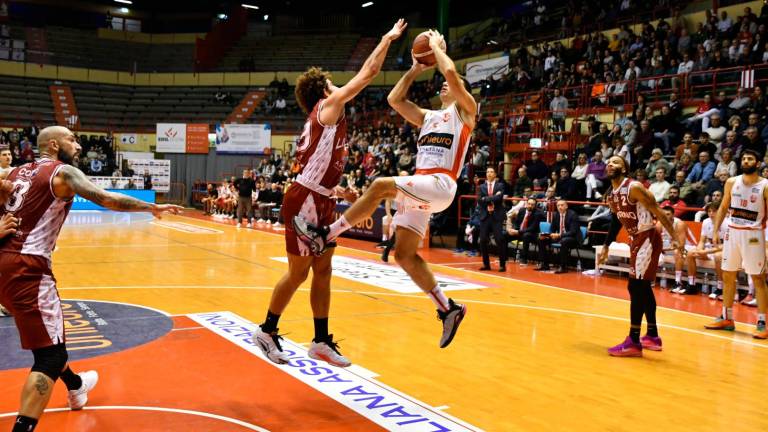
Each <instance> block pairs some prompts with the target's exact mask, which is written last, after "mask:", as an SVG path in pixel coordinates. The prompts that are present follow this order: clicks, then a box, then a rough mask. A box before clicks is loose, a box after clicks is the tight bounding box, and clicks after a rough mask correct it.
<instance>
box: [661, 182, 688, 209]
mask: <svg viewBox="0 0 768 432" xmlns="http://www.w3.org/2000/svg"><path fill="white" fill-rule="evenodd" d="M678 175H679V172H678ZM668 206H669V207H672V208H673V209H674V212H675V217H677V218H680V219H683V218H684V217H685V216H686V215H687V214H688V210H686V207H688V205H687V204H686V203H685V201H683V200H682V199H680V187H679V186H676V185H672V186H671V187H670V188H669V197H668V198H667V199H666V200H665V201H664V202H662V203H661V207H662V208H664V207H668Z"/></svg>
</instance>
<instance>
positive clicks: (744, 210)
mask: <svg viewBox="0 0 768 432" xmlns="http://www.w3.org/2000/svg"><path fill="white" fill-rule="evenodd" d="M743 179H744V176H741V175H740V176H737V177H736V181H734V183H733V188H732V189H731V206H730V208H729V212H728V215H729V216H730V222H729V224H728V226H729V227H731V228H736V229H754V230H758V229H764V228H765V216H766V211H765V205H766V203H765V198H764V196H765V195H764V193H765V188H766V186H768V179H764V178H760V180H758V181H757V182H756V183H755V184H751V185H745V184H744V180H743Z"/></svg>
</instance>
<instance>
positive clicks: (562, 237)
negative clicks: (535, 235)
mask: <svg viewBox="0 0 768 432" xmlns="http://www.w3.org/2000/svg"><path fill="white" fill-rule="evenodd" d="M579 237H581V230H580V229H579V218H578V216H576V213H575V212H574V211H573V210H569V209H568V203H567V202H565V200H562V199H561V200H558V201H557V212H556V213H555V214H554V215H553V217H552V229H551V234H544V233H542V234H540V235H539V261H540V262H541V264H539V267H538V268H537V269H536V270H540V271H546V270H549V256H550V254H549V253H548V251H547V249H548V247H549V245H551V244H552V243H560V266H559V267H558V268H557V269H556V270H555V273H565V271H566V268H567V264H568V257H569V256H570V255H571V249H573V248H575V247H578V245H579Z"/></svg>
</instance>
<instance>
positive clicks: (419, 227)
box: [391, 174, 456, 238]
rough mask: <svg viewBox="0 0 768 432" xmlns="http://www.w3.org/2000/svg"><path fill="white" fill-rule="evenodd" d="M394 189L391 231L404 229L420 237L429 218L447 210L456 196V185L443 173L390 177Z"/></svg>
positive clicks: (425, 229) (426, 226)
mask: <svg viewBox="0 0 768 432" xmlns="http://www.w3.org/2000/svg"><path fill="white" fill-rule="evenodd" d="M393 178H394V180H395V187H396V188H397V196H396V197H395V202H396V203H397V212H396V213H395V216H394V217H393V218H392V228H391V229H394V227H403V228H407V229H409V230H411V231H413V232H415V233H416V234H418V235H419V236H420V237H422V238H423V237H424V235H426V233H427V228H428V227H429V217H430V216H431V215H432V214H433V213H439V212H441V211H443V210H445V209H447V208H448V207H449V206H450V205H451V202H453V197H454V196H455V195H456V182H455V181H453V179H452V178H451V177H450V176H448V175H446V174H416V175H412V176H404V177H393Z"/></svg>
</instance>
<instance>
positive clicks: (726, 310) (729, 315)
mask: <svg viewBox="0 0 768 432" xmlns="http://www.w3.org/2000/svg"><path fill="white" fill-rule="evenodd" d="M723 319H729V320H732V319H733V308H732V307H725V306H723Z"/></svg>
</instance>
